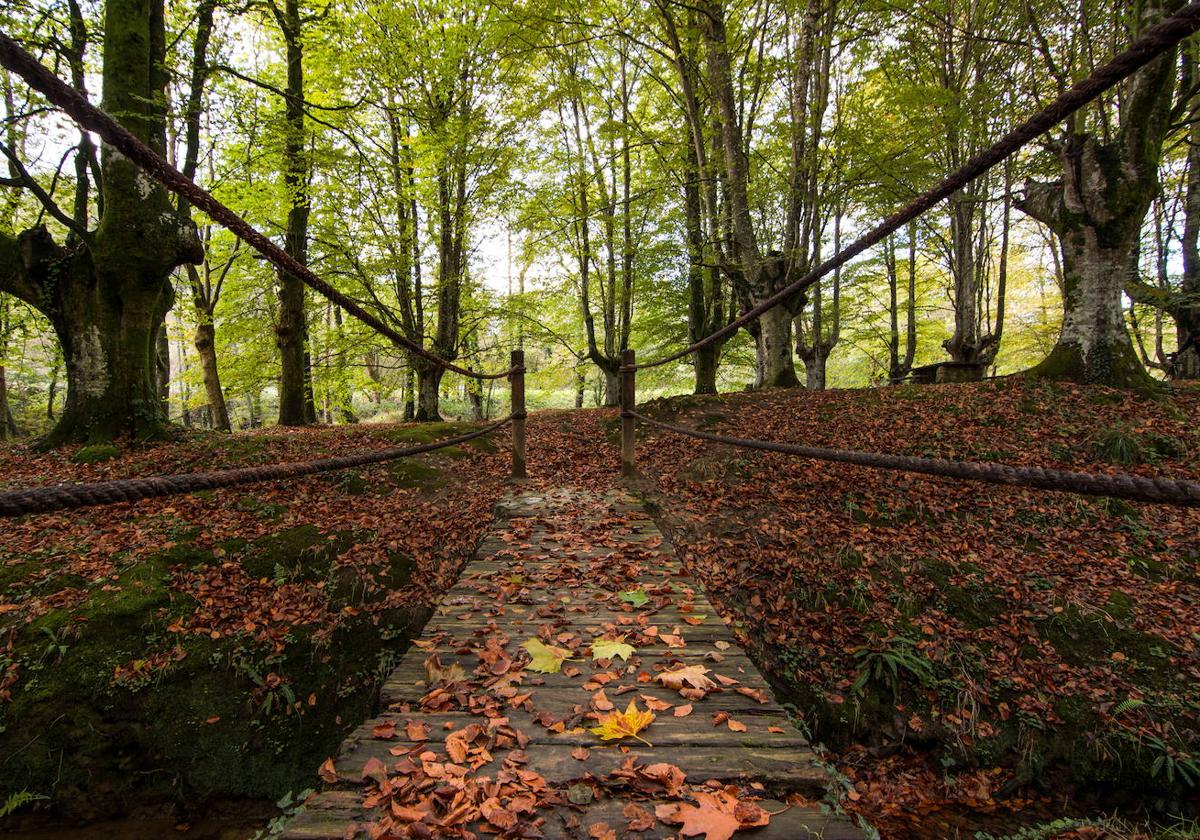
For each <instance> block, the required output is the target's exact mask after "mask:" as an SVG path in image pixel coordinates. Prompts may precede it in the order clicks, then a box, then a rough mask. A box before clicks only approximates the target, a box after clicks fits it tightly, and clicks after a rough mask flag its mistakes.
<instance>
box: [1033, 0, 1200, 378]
mask: <svg viewBox="0 0 1200 840" xmlns="http://www.w3.org/2000/svg"><path fill="white" fill-rule="evenodd" d="M1179 5H1181V4H1180V3H1179V2H1174V0H1170V2H1168V0H1136V2H1133V3H1129V4H1124V3H1120V4H1114V5H1112V6H1111V7H1109V8H1108V14H1109V15H1111V18H1110V19H1111V20H1112V21H1114V22H1116V24H1117V25H1116V26H1115V27H1114V29H1115V30H1116V33H1117V34H1116V35H1115V37H1114V36H1112V35H1110V36H1109V37H1110V39H1111V41H1112V42H1120V41H1124V40H1127V39H1130V38H1132V37H1133V36H1135V35H1136V34H1137V33H1138V32H1139V31H1141V30H1143V29H1145V28H1146V27H1147V26H1149V25H1151V24H1153V23H1155V22H1156V21H1158V20H1161V19H1162V17H1163V15H1164V14H1166V13H1167V12H1169V11H1170V10H1171V9H1173V8H1177V7H1178V6H1179ZM1092 19H1096V18H1095V16H1093V17H1092V18H1089V19H1088V20H1092ZM1029 24H1030V27H1031V28H1032V29H1033V31H1034V32H1035V34H1036V35H1037V37H1038V43H1039V44H1040V45H1041V56H1042V59H1043V60H1044V62H1045V64H1046V66H1047V67H1048V68H1049V71H1050V76H1051V78H1053V79H1054V80H1055V83H1056V84H1057V86H1058V87H1059V88H1065V87H1066V86H1067V84H1069V81H1070V74H1071V73H1072V72H1074V70H1075V68H1073V67H1071V66H1069V65H1066V64H1064V63H1063V61H1062V55H1061V54H1060V51H1059V50H1057V49H1056V46H1057V45H1055V44H1053V43H1052V42H1051V41H1050V40H1049V37H1048V35H1047V32H1046V23H1045V22H1044V21H1041V20H1039V17H1038V14H1037V13H1036V12H1035V11H1034V10H1032V9H1031V10H1030V13H1029ZM1073 32H1074V37H1075V38H1076V39H1078V40H1079V42H1081V40H1082V39H1085V38H1090V37H1100V35H1099V33H1094V32H1092V31H1091V30H1090V27H1089V25H1088V23H1087V22H1086V21H1085V22H1082V23H1078V24H1077V25H1076V27H1075V29H1074V30H1073ZM1071 54H1072V55H1079V54H1084V55H1086V54H1087V51H1084V50H1075V51H1073V52H1072V53H1071ZM1194 85H1195V80H1194V77H1193V70H1192V65H1191V63H1190V62H1183V64H1182V67H1180V65H1179V56H1178V51H1176V50H1170V51H1168V52H1167V53H1165V54H1163V55H1162V56H1160V57H1159V58H1157V59H1156V60H1155V61H1154V62H1152V63H1151V64H1150V65H1148V66H1147V67H1145V68H1143V69H1142V70H1140V71H1138V72H1137V73H1136V74H1134V75H1133V76H1132V77H1131V78H1130V79H1129V80H1127V81H1126V82H1125V83H1124V84H1123V85H1121V88H1120V91H1119V93H1118V94H1117V95H1115V96H1110V97H1108V98H1106V99H1104V100H1103V101H1102V102H1100V103H1099V104H1098V105H1096V106H1094V107H1092V108H1090V109H1089V110H1088V111H1087V113H1085V114H1082V115H1079V116H1077V118H1076V119H1074V120H1072V121H1070V123H1068V124H1067V125H1066V126H1065V127H1064V129H1063V130H1062V131H1060V132H1058V133H1057V135H1056V136H1055V137H1054V139H1053V140H1052V142H1051V143H1050V149H1051V150H1052V151H1053V153H1054V155H1055V157H1056V158H1057V169H1058V171H1059V173H1058V177H1057V178H1054V179H1053V180H1037V179H1033V178H1031V179H1029V180H1027V181H1026V184H1025V194H1024V196H1023V197H1022V198H1021V199H1020V200H1018V201H1017V202H1016V207H1017V208H1018V209H1020V210H1021V211H1023V212H1024V213H1026V214H1027V215H1029V216H1031V217H1032V218H1034V219H1036V220H1038V221H1039V222H1041V223H1042V224H1044V225H1046V227H1048V228H1049V229H1050V230H1051V231H1053V232H1054V234H1055V236H1056V237H1057V238H1058V242H1059V246H1060V249H1061V256H1062V270H1063V309H1064V311H1063V323H1062V330H1061V333H1060V335H1059V339H1058V343H1057V344H1056V345H1055V347H1054V349H1053V350H1052V351H1051V353H1050V355H1049V356H1048V357H1047V358H1046V359H1045V360H1044V361H1043V362H1042V363H1041V364H1039V365H1037V366H1036V367H1035V368H1033V370H1032V371H1031V374H1032V375H1034V376H1045V377H1050V378H1056V379H1071V380H1075V381H1080V382H1096V383H1101V384H1105V385H1112V386H1116V387H1130V386H1138V387H1144V386H1146V385H1149V384H1150V377H1149V375H1148V374H1147V373H1146V370H1145V368H1144V367H1143V366H1142V363H1141V361H1140V360H1139V359H1138V356H1137V354H1136V353H1135V351H1134V348H1133V345H1132V343H1131V342H1130V339H1129V332H1128V330H1127V329H1126V326H1125V308H1124V305H1123V302H1122V294H1123V293H1124V291H1125V289H1126V286H1127V285H1129V284H1130V282H1131V281H1132V280H1136V279H1137V278H1136V266H1137V249H1138V243H1139V241H1140V237H1141V229H1142V221H1143V219H1145V217H1146V213H1147V211H1148V210H1149V209H1150V205H1151V203H1152V202H1153V200H1154V198H1155V196H1156V195H1157V194H1158V192H1159V189H1160V185H1159V179H1158V172H1159V163H1160V161H1161V158H1162V153H1163V146H1164V143H1165V142H1166V140H1167V137H1168V135H1169V134H1170V132H1171V131H1172V129H1173V127H1174V126H1176V124H1177V123H1178V122H1179V121H1180V120H1181V119H1182V117H1183V116H1184V115H1185V114H1186V113H1187V112H1188V111H1189V109H1190V108H1191V107H1192V101H1193V96H1194V92H1195V91H1194Z"/></svg>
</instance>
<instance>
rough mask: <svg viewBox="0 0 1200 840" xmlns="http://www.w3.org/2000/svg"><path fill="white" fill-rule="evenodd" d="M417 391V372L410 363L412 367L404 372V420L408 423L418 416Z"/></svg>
mask: <svg viewBox="0 0 1200 840" xmlns="http://www.w3.org/2000/svg"><path fill="white" fill-rule="evenodd" d="M416 392H417V385H416V374H415V373H414V372H413V369H412V367H411V363H410V367H409V368H408V370H406V371H405V372H404V421H405V422H406V423H407V422H409V421H411V420H415V419H416V418H417V406H416Z"/></svg>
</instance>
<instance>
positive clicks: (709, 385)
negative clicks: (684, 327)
mask: <svg viewBox="0 0 1200 840" xmlns="http://www.w3.org/2000/svg"><path fill="white" fill-rule="evenodd" d="M720 359H721V347H720V345H719V344H718V345H717V346H713V345H709V346H708V347H702V348H700V349H699V350H697V351H696V352H695V353H693V354H692V362H693V364H694V366H695V374H696V390H695V391H694V393H697V394H715V393H717V368H718V365H719V362H720Z"/></svg>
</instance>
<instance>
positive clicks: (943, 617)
mask: <svg viewBox="0 0 1200 840" xmlns="http://www.w3.org/2000/svg"><path fill="white" fill-rule="evenodd" d="M644 410H645V411H647V412H649V413H652V414H655V415H656V416H659V417H662V418H664V419H668V418H669V419H672V420H675V421H677V422H682V423H684V424H690V425H695V426H699V427H702V428H705V429H708V430H716V431H721V432H727V433H731V434H735V435H741V436H746V437H758V438H768V439H776V440H787V441H793V442H803V443H808V444H814V445H825V446H840V447H847V448H858V449H865V450H870V451H882V452H895V453H904V454H915V455H936V456H943V457H950V458H960V459H967V460H978V461H1003V462H1005V463H1012V464H1022V465H1040V466H1053V467H1061V468H1067V469H1079V470H1085V471H1110V470H1124V471H1134V472H1139V473H1143V474H1148V475H1149V474H1166V475H1171V476H1176V477H1190V478H1200V392H1197V391H1195V390H1183V391H1180V392H1177V393H1176V394H1174V395H1172V396H1170V397H1163V398H1160V399H1155V400H1151V399H1145V398H1139V397H1134V396H1130V395H1126V394H1123V393H1118V392H1114V391H1109V390H1106V389H1100V388H1078V387H1074V386H1065V385H1050V384H1037V385H1033V384H1027V383H1025V382H1024V381H1023V380H1020V379H1009V380H997V381H993V382H988V383H980V384H978V385H969V386H928V387H899V388H890V389H883V390H860V391H831V392H826V393H809V392H804V391H797V392H775V393H769V394H732V395H722V396H717V397H704V398H700V397H680V398H674V399H671V400H662V401H656V402H654V403H651V404H650V405H648V406H646V407H645V408H644ZM617 422H618V421H617V415H616V412H615V411H612V410H587V411H580V412H556V411H546V412H538V413H536V414H534V415H531V419H530V422H529V447H530V450H529V462H530V474H531V476H533V477H534V478H533V484H534V485H535V486H538V485H542V486H547V487H550V486H582V487H588V488H590V489H594V490H597V491H604V490H607V489H610V488H612V487H614V486H616V485H617V484H619V483H620V478H619V476H618V475H617V471H616V460H617V457H616V456H617V450H616V431H617ZM455 428H456V427H454V426H451V425H445V426H442V427H435V428H432V429H430V428H428V427H414V426H384V425H370V424H367V425H363V426H357V427H338V428H333V429H320V430H310V431H302V432H295V431H290V432H285V431H268V432H255V433H241V434H237V435H234V436H232V437H217V436H210V435H199V434H196V435H188V436H186V437H184V438H183V439H181V440H179V441H177V442H174V443H170V444H163V445H158V446H154V447H150V448H144V449H131V450H128V451H126V452H124V453H123V454H121V455H120V457H116V458H113V459H111V460H100V461H98V462H97V463H90V464H89V463H81V462H80V461H81V460H89V459H90V458H92V457H95V456H96V455H97V453H88V452H84V453H80V452H78V451H64V452H59V453H52V454H48V455H37V456H34V455H31V454H30V453H29V452H28V451H27V450H24V449H22V448H20V447H16V446H14V447H10V448H8V449H0V476H2V478H0V489H7V488H9V487H18V486H27V485H31V484H37V483H47V482H55V481H64V480H72V481H81V480H96V479H101V478H110V477H119V476H125V475H140V474H161V473H168V472H177V471H186V470H192V469H211V468H217V467H222V466H235V465H244V464H251V463H268V462H274V461H280V460H289V459H307V458H310V457H314V456H317V455H321V454H328V453H341V452H346V451H350V450H353V449H358V448H362V447H365V446H376V445H377V446H385V445H394V443H395V441H397V440H426V439H431V438H437V437H443V436H448V435H449V434H451V433H452V431H453V430H454V429H455ZM505 438H506V435H503V434H501V435H498V436H494V438H491V439H487V440H485V441H481V442H473V443H475V445H467V446H465V447H462V448H461V449H457V450H455V451H451V452H450V453H449V454H439V455H431V456H422V457H421V458H419V459H413V460H406V461H402V462H397V463H396V464H392V465H385V466H379V467H372V468H368V469H363V470H359V471H356V472H354V473H350V474H336V475H331V476H325V477H317V478H311V479H302V480H298V481H294V482H290V483H287V484H281V485H276V484H272V485H263V486H260V487H251V488H248V489H242V490H236V489H235V490H228V491H218V492H215V493H208V494H198V495H196V496H189V497H178V498H174V499H166V500H158V501H146V502H140V503H137V504H135V505H125V506H120V507H119V508H95V509H90V510H85V511H81V512H76V513H69V514H60V515H53V516H47V517H28V518H25V519H23V520H18V521H6V522H0V727H3V728H2V729H0V791H4V792H7V791H10V790H19V789H23V788H28V789H30V790H31V791H33V792H35V793H53V795H54V799H55V806H56V808H57V809H58V812H59V813H60V814H67V815H69V816H70V817H72V818H75V819H79V818H98V817H105V816H113V815H115V814H117V813H121V811H122V808H123V805H127V804H129V803H145V802H146V801H147V797H148V796H157V797H159V798H160V799H161V800H162V801H164V802H169V801H184V802H188V803H191V804H193V806H195V807H196V808H197V809H199V807H200V806H202V805H203V804H204V803H205V802H207V801H212V800H229V799H237V798H247V799H265V798H269V799H276V798H278V797H280V796H282V795H283V794H284V793H285V792H287V791H297V790H299V789H300V788H302V787H305V786H307V784H308V782H309V780H311V779H312V778H313V772H314V769H315V767H316V766H317V764H318V763H320V761H321V760H322V759H323V758H324V757H326V756H328V755H331V754H332V753H333V751H334V748H335V747H336V744H337V743H338V741H339V740H340V738H341V737H342V735H344V733H345V731H346V730H347V729H348V728H350V727H351V726H353V725H355V724H356V723H358V722H360V721H362V720H364V719H365V718H367V717H368V716H369V715H370V714H371V712H372V708H371V706H372V703H373V702H374V697H375V695H376V693H377V687H378V684H379V681H380V680H381V679H382V676H383V675H385V674H386V672H387V670H388V669H390V667H391V665H392V663H394V662H395V661H396V659H397V658H398V657H399V656H400V655H401V654H402V653H403V651H404V650H405V649H406V647H407V639H408V638H410V637H411V636H412V635H413V634H414V633H416V632H417V631H418V630H419V628H420V626H421V624H422V623H423V621H424V619H425V616H427V615H428V610H429V607H430V605H431V604H432V603H434V602H435V600H436V597H437V596H438V594H439V593H440V592H443V591H445V589H446V588H447V587H448V585H449V583H450V582H451V581H452V580H453V579H454V578H455V576H456V575H457V572H458V569H459V568H461V564H462V562H463V560H464V559H465V557H466V556H468V554H469V553H470V551H471V550H472V549H473V547H474V545H475V542H476V541H477V540H478V538H479V535H480V534H481V533H482V531H483V529H484V528H485V527H486V525H487V523H488V521H489V520H490V518H491V506H492V503H493V502H494V501H495V499H496V498H498V497H499V496H500V494H501V493H502V492H503V491H504V485H503V481H502V478H503V476H504V475H505V474H506V472H507V461H508V457H507V452H506V440H505ZM81 454H82V455H83V458H82V459H81V458H80V456H81ZM98 454H99V456H101V457H102V456H103V455H104V454H105V453H98ZM638 457H639V467H640V469H641V472H642V478H640V479H639V480H638V481H637V482H635V484H634V485H633V486H634V488H635V489H636V490H637V491H638V492H639V493H640V494H641V495H642V496H643V497H644V498H645V499H646V501H647V502H648V503H649V504H650V505H651V510H652V512H653V513H654V514H655V516H656V518H658V520H659V523H660V525H661V526H662V527H663V528H664V529H665V530H669V532H670V534H671V538H672V541H673V542H674V543H675V545H676V547H677V550H678V551H679V552H680V554H681V559H682V560H683V562H684V564H685V566H686V568H687V569H688V571H689V572H690V573H691V574H692V575H693V576H695V577H696V578H697V579H698V580H699V581H700V582H701V583H702V584H703V585H704V587H705V589H706V590H707V592H708V594H709V596H710V598H711V600H712V602H713V604H714V605H715V606H716V607H717V609H718V610H719V611H720V612H721V613H722V615H723V617H724V618H725V619H726V620H727V621H728V622H729V623H730V626H731V628H732V629H733V630H734V632H735V633H736V634H737V635H738V637H739V639H740V640H741V641H742V642H743V644H744V645H745V646H746V648H747V649H748V650H749V652H750V653H751V655H752V656H753V657H754V659H755V660H756V662H757V663H758V665H759V667H760V669H761V670H762V671H763V672H764V674H765V675H766V676H767V677H768V678H769V679H770V680H771V681H772V682H773V684H774V685H775V687H776V691H777V694H778V696H779V697H780V698H781V699H787V700H790V701H791V702H792V703H793V704H794V705H795V707H796V709H797V713H798V715H799V718H800V719H801V720H802V721H803V725H804V726H805V728H806V729H807V730H808V731H809V733H811V735H812V737H813V739H814V740H815V741H820V742H823V743H824V744H825V745H826V747H827V749H828V758H829V760H830V762H831V764H832V765H833V766H835V767H836V769H837V770H838V771H839V772H840V774H841V775H842V776H843V777H844V779H843V785H842V789H843V792H844V796H843V797H842V799H841V803H840V804H841V805H842V806H844V807H845V808H846V809H847V810H849V811H852V812H854V813H857V814H861V815H863V816H864V817H866V818H867V819H868V820H869V821H870V822H871V823H872V824H874V825H875V826H877V827H878V828H879V830H880V831H881V833H882V834H883V836H885V837H955V836H961V837H972V836H977V835H976V834H975V832H990V833H991V835H995V836H997V837H1000V836H1006V835H1011V834H1014V833H1015V831H1016V829H1017V827H1019V826H1021V825H1030V824H1035V823H1045V822H1046V821H1049V820H1053V819H1060V818H1062V819H1065V818H1078V819H1084V820H1087V819H1101V818H1103V817H1105V816H1107V815H1109V814H1111V813H1112V812H1113V811H1114V810H1118V811H1120V812H1121V814H1122V817H1123V819H1130V820H1137V819H1141V818H1143V817H1145V815H1146V814H1147V813H1151V812H1153V813H1155V814H1157V815H1159V816H1163V815H1169V814H1181V815H1191V817H1192V818H1195V816H1196V814H1197V808H1198V807H1200V806H1198V803H1197V800H1196V791H1197V787H1198V785H1200V736H1198V734H1197V733H1198V732H1200V688H1197V686H1200V511H1190V510H1181V509H1178V508H1170V507H1164V506H1153V505H1140V504H1128V503H1124V502H1118V501H1112V500H1103V499H1088V498H1080V497H1075V496H1069V495H1064V494H1054V493H1044V492H1033V491H1028V492H1027V491H1022V490H1016V489H1012V488H1007V487H996V486H991V485H983V484H973V483H964V482H954V481H950V480H942V479H932V478H924V477H919V476H914V475H909V474H904V473H887V472H873V471H869V470H866V469H864V468H858V467H852V466H845V465H835V464H825V463H818V462H813V461H808V460H804V459H798V458H792V457H788V456H783V455H776V454H771V453H752V452H747V451H742V450H736V451H735V450H729V449H727V448H724V447H719V446H713V445H711V444H706V443H702V442H699V441H695V440H692V439H687V438H682V437H678V436H674V435H667V434H666V433H658V432H654V431H650V430H642V433H641V435H640V437H639V444H638ZM115 511H119V513H118V514H114V512H115ZM63 698H69V700H68V701H67V702H64V700H63ZM151 722H153V724H154V725H149V724H150V723H151ZM35 732H36V733H38V734H36V735H31V733H35ZM96 779H101V780H103V781H102V787H101V788H100V789H97V788H96V782H95V780H96ZM122 780H124V781H122ZM51 785H52V786H53V790H51V789H50V786H51ZM98 794H99V795H98ZM285 807H286V806H285ZM1062 825H1063V827H1064V830H1062V831H1057V832H1053V831H1049V830H1047V831H1046V832H1045V833H1041V834H1037V835H1035V836H1039V837H1042V836H1045V837H1053V836H1075V837H1088V836H1119V835H1117V834H1116V833H1115V832H1116V829H1115V828H1113V826H1114V825H1115V823H1113V822H1109V823H1108V826H1109V827H1108V828H1103V829H1101V828H1077V829H1076V830H1074V832H1073V833H1068V831H1067V830H1066V826H1067V825H1068V823H1063V824H1062ZM1194 827H1195V826H1194V824H1193V828H1194ZM1187 831H1188V829H1187V828H1186V827H1183V828H1180V829H1179V832H1180V833H1178V834H1176V835H1175V836H1178V837H1186V836H1194V835H1193V834H1189V833H1186V832H1187ZM1134 834H1135V832H1134V830H1133V829H1129V830H1128V832H1127V834H1126V835H1125V836H1134ZM1027 836H1028V835H1027ZM1163 836H1164V837H1165V836H1168V835H1163Z"/></svg>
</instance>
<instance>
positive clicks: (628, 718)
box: [590, 700, 654, 747]
mask: <svg viewBox="0 0 1200 840" xmlns="http://www.w3.org/2000/svg"><path fill="white" fill-rule="evenodd" d="M653 721H654V712H651V711H644V712H643V711H642V710H641V709H639V708H638V707H637V701H636V700H630V701H629V706H628V708H626V709H625V711H623V712H610V713H609V714H607V715H605V716H604V717H602V718H600V725H599V726H593V727H592V728H591V730H590V731H591V733H592V734H593V735H598V736H600V737H601V738H603V739H604V740H605V741H617V740H620V739H622V738H636V739H637V740H639V741H641V742H642V743H643V744H645V745H646V746H648V747H649V746H653V745H652V744H651V743H650V742H649V741H647V740H646V739H645V738H643V737H641V736H640V735H638V733H639V732H641V731H642V730H643V729H645V728H646V727H647V726H649V725H650V724H651V723H653Z"/></svg>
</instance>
